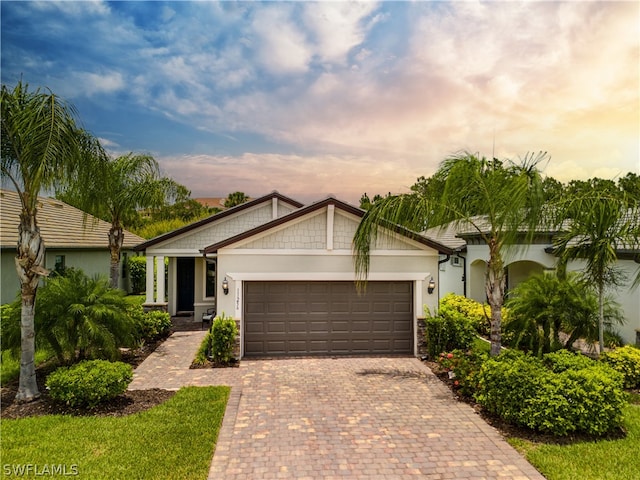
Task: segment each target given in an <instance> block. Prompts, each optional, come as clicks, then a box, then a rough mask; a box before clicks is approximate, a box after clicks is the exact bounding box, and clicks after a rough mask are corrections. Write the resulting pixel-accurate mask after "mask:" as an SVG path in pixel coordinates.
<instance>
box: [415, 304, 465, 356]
mask: <svg viewBox="0 0 640 480" xmlns="http://www.w3.org/2000/svg"><path fill="white" fill-rule="evenodd" d="M475 336H476V329H475V326H474V324H473V322H472V321H471V320H469V319H468V318H466V317H464V316H463V315H461V314H460V313H457V312H450V313H448V314H446V315H443V314H441V313H440V314H438V315H436V316H435V317H428V318H426V319H425V343H426V348H427V355H428V356H429V357H430V358H432V359H435V358H437V357H438V355H440V353H442V352H450V351H452V350H468V349H469V347H470V346H471V344H472V343H473V339H474V338H475Z"/></svg>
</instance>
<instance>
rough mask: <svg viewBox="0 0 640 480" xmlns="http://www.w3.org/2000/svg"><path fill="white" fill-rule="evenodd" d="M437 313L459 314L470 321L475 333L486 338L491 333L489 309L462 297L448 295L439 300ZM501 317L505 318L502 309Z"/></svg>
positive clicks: (484, 305) (452, 294)
mask: <svg viewBox="0 0 640 480" xmlns="http://www.w3.org/2000/svg"><path fill="white" fill-rule="evenodd" d="M439 313H440V314H441V315H445V316H449V315H453V314H455V313H459V314H461V315H462V316H463V317H466V318H468V319H469V320H471V322H472V323H473V326H474V328H475V329H476V332H477V333H478V334H480V335H483V336H487V335H489V332H490V331H491V307H489V305H486V304H482V303H479V302H476V301H475V300H472V299H470V298H467V297H465V296H464V295H456V294H455V293H448V294H447V295H445V296H444V297H442V298H441V299H440V306H439ZM502 315H503V318H505V317H506V315H507V313H506V311H505V309H503V312H502Z"/></svg>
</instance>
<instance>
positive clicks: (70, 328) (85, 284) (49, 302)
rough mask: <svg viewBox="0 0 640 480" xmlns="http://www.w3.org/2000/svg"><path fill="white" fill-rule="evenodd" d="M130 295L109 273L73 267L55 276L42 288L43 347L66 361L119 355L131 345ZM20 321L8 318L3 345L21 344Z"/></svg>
mask: <svg viewBox="0 0 640 480" xmlns="http://www.w3.org/2000/svg"><path fill="white" fill-rule="evenodd" d="M124 296H125V293H124V292H123V291H122V290H119V289H112V288H110V287H109V283H108V281H107V279H106V278H103V277H93V278H90V277H87V276H86V275H85V274H84V273H82V271H80V270H76V269H73V268H71V269H68V270H67V272H66V273H65V275H63V276H54V277H52V278H49V279H48V280H46V282H45V284H44V286H43V287H42V288H41V289H40V291H39V293H38V311H37V313H36V315H35V331H36V342H37V346H38V348H44V349H47V350H50V351H52V352H53V353H54V354H55V355H56V358H57V360H58V362H59V363H61V364H62V363H73V362H75V361H78V360H82V359H85V358H105V359H110V360H113V359H115V358H117V357H118V355H119V347H125V346H130V345H131V343H132V333H133V328H134V326H133V320H132V319H131V318H130V316H129V315H128V313H127V307H128V304H127V302H126V300H125V299H124ZM18 324H19V320H18V318H17V317H16V316H12V315H9V316H8V318H3V325H2V327H3V337H5V334H6V337H5V338H3V340H6V341H3V345H2V348H3V350H11V351H13V352H15V351H16V350H17V349H19V344H16V335H15V331H16V330H17V328H18Z"/></svg>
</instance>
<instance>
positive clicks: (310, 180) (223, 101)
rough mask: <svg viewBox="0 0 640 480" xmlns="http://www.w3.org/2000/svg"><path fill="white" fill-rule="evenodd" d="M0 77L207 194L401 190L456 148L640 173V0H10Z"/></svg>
mask: <svg viewBox="0 0 640 480" xmlns="http://www.w3.org/2000/svg"><path fill="white" fill-rule="evenodd" d="M0 9H1V42H2V43H1V55H0V56H1V78H2V84H3V85H7V86H8V87H13V86H14V85H15V84H16V83H17V82H18V81H19V80H20V79H22V80H23V82H25V83H28V84H29V86H30V89H35V88H37V87H46V88H49V89H50V90H51V91H53V92H54V93H56V94H58V95H59V96H61V97H62V98H64V99H65V100H67V101H68V102H70V103H71V104H73V105H74V106H75V108H76V110H77V112H78V117H79V120H80V123H81V125H82V126H83V127H84V128H85V129H86V130H88V131H89V132H91V133H92V134H93V135H94V136H96V137H98V138H99V139H100V140H101V142H102V145H103V146H104V147H105V148H106V149H107V150H108V152H109V153H110V155H112V156H114V157H115V156H118V155H122V154H125V153H128V152H135V153H145V154H151V155H153V156H154V157H155V158H156V160H158V162H159V164H160V166H161V169H162V172H163V174H164V175H167V176H170V177H171V178H173V179H174V180H176V181H177V182H179V183H181V184H183V185H185V186H186V187H187V188H189V189H190V190H191V192H192V196H193V197H216V196H220V197H223V196H226V195H227V194H228V193H230V192H234V191H242V192H244V193H246V194H247V195H249V196H251V197H258V196H260V195H264V194H267V193H269V192H272V191H274V190H277V191H279V192H280V193H282V194H284V195H288V196H290V197H292V198H295V199H296V200H299V201H302V202H312V201H316V200H321V199H323V198H325V197H326V196H328V195H333V196H336V197H337V198H339V199H341V200H344V201H347V202H350V203H353V204H356V205H357V204H358V201H359V199H360V197H361V195H362V194H363V193H364V192H366V193H368V194H369V196H371V197H372V196H373V195H374V194H383V195H384V194H386V193H388V192H391V193H402V192H406V191H408V189H409V187H410V186H411V185H412V184H413V183H414V182H415V181H416V179H417V178H418V177H420V176H425V177H428V176H430V175H432V174H433V173H434V172H435V171H436V170H437V168H438V165H439V164H440V163H441V162H442V161H443V160H444V159H446V158H447V157H449V156H451V155H455V154H457V153H460V152H464V151H467V152H471V153H476V154H479V155H484V156H487V157H497V158H501V159H512V160H515V161H518V159H520V158H523V157H524V156H525V155H527V153H530V152H539V151H546V152H548V154H549V158H550V159H549V161H548V162H546V163H544V164H543V165H541V167H542V168H543V173H544V174H545V175H549V176H552V177H554V178H556V179H557V180H560V181H563V182H566V181H569V180H571V179H587V178H592V177H601V178H616V177H619V176H624V175H625V174H626V173H627V172H634V173H640V148H639V144H640V99H639V96H640V2H637V1H628V2H613V1H600V2H587V1H580V2H575V1H571V2H553V1H545V2H523V3H521V2H475V1H464V2H463V1H454V2H445V1H439V2H435V1H434V2H426V1H413V2H372V1H371V2H363V3H359V2H342V1H331V2H320V3H315V2H279V1H272V2H208V1H200V2H190V1H185V2H153V1H147V2H72V1H62V2H50V1H47V2H32V1H23V2H14V1H5V0H3V1H2V2H1V3H0Z"/></svg>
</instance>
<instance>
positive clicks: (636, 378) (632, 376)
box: [600, 345, 640, 388]
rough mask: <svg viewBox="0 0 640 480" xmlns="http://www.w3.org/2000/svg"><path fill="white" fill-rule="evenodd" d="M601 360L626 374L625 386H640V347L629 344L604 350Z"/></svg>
mask: <svg viewBox="0 0 640 480" xmlns="http://www.w3.org/2000/svg"><path fill="white" fill-rule="evenodd" d="M600 360H601V361H602V362H604V363H605V364H607V365H609V366H610V367H611V368H613V369H614V370H616V371H617V372H620V373H621V374H622V375H623V376H624V386H625V388H638V387H640V349H638V348H636V347H633V346H631V345H627V346H625V347H621V348H616V349H615V350H613V351H611V352H604V353H603V354H602V355H600Z"/></svg>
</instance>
